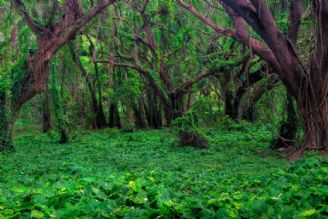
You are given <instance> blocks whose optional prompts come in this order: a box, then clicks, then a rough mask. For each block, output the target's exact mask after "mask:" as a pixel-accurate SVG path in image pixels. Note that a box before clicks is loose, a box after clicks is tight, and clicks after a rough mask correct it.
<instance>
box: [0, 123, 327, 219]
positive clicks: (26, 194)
mask: <svg viewBox="0 0 328 219" xmlns="http://www.w3.org/2000/svg"><path fill="white" fill-rule="evenodd" d="M205 133H206V135H207V137H208V138H209V142H210V148H209V149H194V148H189V147H177V146H176V145H175V144H176V143H175V142H176V139H175V135H174V133H172V132H171V131H169V130H168V129H162V130H155V131H136V132H124V131H120V130H102V131H92V132H91V131H90V132H86V131H80V132H78V133H77V134H75V135H74V136H73V139H72V141H71V143H70V144H67V145H60V144H57V143H56V138H55V137H54V136H52V135H49V134H48V135H45V134H21V135H19V136H16V138H15V146H16V150H17V151H16V152H15V153H13V154H8V155H0V163H1V165H0V218H30V217H32V218H49V217H53V218H106V217H107V218H178V217H179V218H181V217H183V218H195V217H197V218H199V217H201V218H241V217H242V218H327V217H328V206H327V203H328V202H327V200H328V181H327V173H328V159H327V158H324V157H319V156H317V155H316V154H313V153H312V154H307V155H306V156H305V157H304V158H302V159H301V160H299V161H297V162H294V163H288V162H287V161H286V159H285V158H284V157H283V156H282V155H281V154H278V153H276V152H273V151H271V150H270V149H269V147H268V145H269V144H270V141H271V137H272V135H271V133H270V132H269V131H267V130H266V129H265V128H264V127H263V126H260V125H257V126H249V127H246V128H242V129H240V130H222V129H218V128H212V129H206V132H205Z"/></svg>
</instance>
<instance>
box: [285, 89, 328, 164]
mask: <svg viewBox="0 0 328 219" xmlns="http://www.w3.org/2000/svg"><path fill="white" fill-rule="evenodd" d="M298 102H299V103H298V107H299V112H300V116H301V122H302V125H303V129H304V136H303V139H302V143H301V144H300V145H299V146H298V147H297V150H296V152H295V153H294V154H293V155H292V156H291V157H290V159H291V160H293V159H297V158H298V157H299V156H300V155H302V154H303V152H304V151H308V150H324V151H326V152H327V151H328V105H327V100H326V97H324V98H323V100H319V99H317V100H316V99H313V98H309V99H307V98H306V97H305V95H304V96H303V97H302V99H301V100H300V101H298Z"/></svg>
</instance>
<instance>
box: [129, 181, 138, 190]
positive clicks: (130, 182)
mask: <svg viewBox="0 0 328 219" xmlns="http://www.w3.org/2000/svg"><path fill="white" fill-rule="evenodd" d="M129 187H130V189H131V190H132V191H134V192H136V191H137V186H136V183H135V181H129Z"/></svg>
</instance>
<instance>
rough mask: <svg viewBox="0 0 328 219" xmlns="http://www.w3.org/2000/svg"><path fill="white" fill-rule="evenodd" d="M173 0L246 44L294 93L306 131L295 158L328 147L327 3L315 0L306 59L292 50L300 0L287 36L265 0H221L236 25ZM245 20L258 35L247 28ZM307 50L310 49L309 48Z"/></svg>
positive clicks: (299, 19) (295, 4)
mask: <svg viewBox="0 0 328 219" xmlns="http://www.w3.org/2000/svg"><path fill="white" fill-rule="evenodd" d="M177 2H178V3H179V4H180V5H181V6H182V7H184V8H186V9H187V10H189V11H190V12H191V13H193V14H194V15H195V16H196V17H197V18H199V20H201V21H202V22H203V23H205V24H206V25H208V26H210V27H211V28H212V29H214V30H215V31H216V32H217V33H219V34H222V35H225V36H229V37H232V38H233V39H235V40H237V41H239V42H241V43H243V44H244V45H245V46H247V47H249V49H251V50H252V51H253V52H254V53H255V54H256V55H258V56H259V57H260V58H261V59H263V60H264V61H265V62H267V63H268V64H269V65H270V66H271V67H272V68H273V69H274V72H275V73H276V74H278V76H279V78H280V79H281V80H282V82H283V83H284V85H285V86H286V87H287V89H288V90H289V91H290V92H291V94H292V96H293V97H294V98H295V100H296V102H297V106H298V111H299V114H300V117H301V121H302V126H303V129H304V136H303V140H302V143H301V144H300V145H299V146H298V147H297V148H296V150H295V152H294V153H293V154H292V156H291V157H290V159H296V158H298V157H299V156H300V155H301V154H302V153H303V152H304V151H306V150H325V151H328V104H327V94H328V60H327V55H328V29H327V28H325V27H326V26H327V25H328V19H327V18H328V2H327V1H321V0H313V1H312V2H313V14H314V16H315V24H316V27H317V28H316V41H315V46H314V47H315V48H314V52H313V53H312V56H311V57H310V58H309V60H308V62H309V64H308V65H306V63H305V61H303V60H301V59H300V56H299V54H298V53H297V51H296V47H295V46H294V44H296V42H297V39H298V33H299V29H300V26H301V22H302V1H301V0H292V1H291V4H290V13H289V14H290V16H289V23H290V25H289V28H288V34H287V35H285V34H283V33H282V31H281V30H280V29H279V28H278V25H277V23H276V21H275V19H274V16H273V14H272V12H271V11H270V9H269V7H268V5H267V4H266V3H265V1H264V0H250V1H245V0H233V1H231V0H222V1H221V5H222V6H223V8H224V9H225V11H226V13H227V14H228V15H229V16H230V17H231V19H232V20H233V23H234V30H233V29H229V28H225V27H222V26H219V25H217V24H216V23H215V22H213V21H212V20H211V19H209V18H207V17H205V16H203V15H202V14H201V13H200V12H199V11H198V10H197V9H196V8H195V7H193V6H192V5H191V4H187V3H186V2H184V1H182V0H177ZM245 22H246V23H247V24H248V25H249V26H250V27H251V28H252V30H254V31H255V32H256V33H257V34H258V35H259V36H260V38H261V40H258V39H256V38H254V37H252V36H250V34H249V33H248V32H247V29H246V24H245ZM309 53H311V52H310V51H309Z"/></svg>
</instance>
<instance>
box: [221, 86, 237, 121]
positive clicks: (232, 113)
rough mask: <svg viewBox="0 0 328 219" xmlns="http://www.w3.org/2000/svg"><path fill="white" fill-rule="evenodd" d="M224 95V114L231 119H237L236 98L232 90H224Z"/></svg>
mask: <svg viewBox="0 0 328 219" xmlns="http://www.w3.org/2000/svg"><path fill="white" fill-rule="evenodd" d="M225 92H226V94H225V97H224V99H225V100H224V110H225V111H224V114H225V115H226V116H229V117H230V118H231V119H233V120H237V119H238V112H237V110H238V105H239V104H237V99H236V98H234V96H233V94H232V92H231V91H230V90H228V89H227V90H226V91H225Z"/></svg>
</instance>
